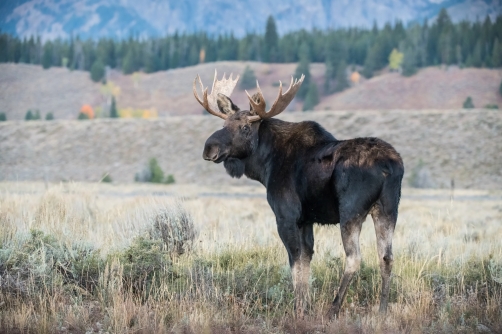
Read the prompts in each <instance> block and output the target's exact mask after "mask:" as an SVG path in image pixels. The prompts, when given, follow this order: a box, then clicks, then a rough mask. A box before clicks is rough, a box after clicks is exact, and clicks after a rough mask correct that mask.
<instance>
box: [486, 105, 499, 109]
mask: <svg viewBox="0 0 502 334" xmlns="http://www.w3.org/2000/svg"><path fill="white" fill-rule="evenodd" d="M485 108H486V109H498V108H499V106H498V105H496V104H487V105H486V106H485Z"/></svg>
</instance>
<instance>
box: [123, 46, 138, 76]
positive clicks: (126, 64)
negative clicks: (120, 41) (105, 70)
mask: <svg viewBox="0 0 502 334" xmlns="http://www.w3.org/2000/svg"><path fill="white" fill-rule="evenodd" d="M134 61H135V60H134V51H133V50H132V48H129V50H128V51H127V54H126V56H125V58H124V61H123V63H122V72H124V74H131V73H133V72H134V71H135V64H134Z"/></svg>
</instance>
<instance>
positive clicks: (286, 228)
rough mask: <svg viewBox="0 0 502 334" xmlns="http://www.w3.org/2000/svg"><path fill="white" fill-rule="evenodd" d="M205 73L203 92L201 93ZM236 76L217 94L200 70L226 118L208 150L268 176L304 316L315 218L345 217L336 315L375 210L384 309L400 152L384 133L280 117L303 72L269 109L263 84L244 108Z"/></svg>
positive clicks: (250, 173) (244, 170) (233, 172)
mask: <svg viewBox="0 0 502 334" xmlns="http://www.w3.org/2000/svg"><path fill="white" fill-rule="evenodd" d="M197 79H198V81H199V85H200V89H201V90H202V94H203V97H202V99H201V98H200V97H199V95H198V93H197V87H196V81H197ZM238 79H239V77H237V78H236V79H235V80H233V79H232V75H230V77H229V78H225V75H223V78H222V79H221V80H218V79H217V74H216V72H215V76H214V81H213V87H212V91H211V94H210V95H208V91H207V88H205V89H204V86H203V84H202V81H201V79H200V77H199V76H197V77H196V78H195V80H194V82H193V92H194V95H195V98H196V99H197V101H198V102H199V103H200V104H201V105H202V106H203V107H204V108H205V109H206V110H207V111H208V112H209V113H211V114H213V115H215V116H218V117H220V118H222V119H224V120H225V123H224V126H223V128H222V129H220V130H218V131H216V132H215V133H213V134H212V135H211V136H210V137H209V138H208V139H207V141H206V143H205V145H204V151H203V154H202V156H203V158H204V159H205V160H208V161H212V162H215V163H221V162H223V165H224V166H225V169H226V171H227V173H228V174H230V176H232V177H236V178H240V177H241V176H242V175H246V176H247V177H248V178H250V179H253V180H256V181H258V182H260V183H261V184H263V185H264V186H265V187H266V189H267V201H268V203H269V205H270V207H271V208H272V211H273V212H274V214H275V217H276V222H277V229H278V232H279V236H280V238H281V240H282V242H283V243H284V246H285V247H286V250H287V252H288V256H289V264H290V266H291V271H292V277H293V287H294V296H295V310H296V314H297V316H303V314H304V312H305V309H306V306H307V303H308V301H309V298H310V296H309V286H308V285H309V275H310V261H311V259H312V255H313V254H314V234H313V224H315V223H317V224H321V225H325V224H339V225H340V231H341V235H342V242H343V247H344V250H345V255H346V260H345V269H344V273H343V277H342V280H341V283H340V288H339V289H338V293H337V294H336V297H335V299H334V301H333V304H332V305H331V308H330V310H329V314H328V315H329V316H330V317H332V316H336V315H338V313H339V311H340V307H341V305H342V303H343V300H344V298H345V295H346V293H347V290H348V287H349V285H350V282H351V280H352V278H353V276H354V274H355V272H356V271H357V270H358V269H359V266H360V263H361V252H360V249H359V234H360V232H361V227H362V223H363V222H364V221H365V219H366V216H367V215H368V214H371V216H372V218H373V222H374V226H375V232H376V236H377V248H378V257H379V265H380V270H381V276H382V292H381V297H380V309H379V311H380V312H382V313H385V312H386V310H387V304H388V298H389V288H390V278H391V270H392V263H393V255H392V235H393V233H394V228H395V226H396V220H397V213H398V205H399V200H400V197H401V181H402V178H403V174H404V167H403V161H402V159H401V157H400V155H399V153H398V152H397V151H396V150H395V149H394V148H393V147H392V146H391V145H390V144H388V143H386V142H385V141H383V140H381V139H378V138H356V139H350V140H337V139H336V138H335V137H334V136H333V135H331V134H330V133H329V132H327V131H326V130H325V129H324V128H323V127H321V126H320V125H319V124H318V123H316V122H312V121H305V122H299V123H291V122H285V121H282V120H279V119H276V118H273V117H274V116H277V115H278V114H280V113H281V112H282V111H284V110H285V109H286V107H287V106H288V104H289V103H290V102H291V101H292V100H293V98H294V96H295V94H296V92H297V91H298V89H299V88H300V86H301V84H302V82H303V79H304V76H303V75H302V77H301V78H300V79H296V80H293V78H291V83H290V85H289V88H288V90H287V91H286V92H285V93H283V92H282V83H280V86H279V94H278V96H277V99H276V100H275V101H274V103H273V104H272V107H271V108H270V110H269V111H268V112H267V111H266V109H265V108H266V103H265V99H264V97H263V94H262V91H261V89H260V86H259V84H258V81H257V83H256V84H257V90H258V92H257V93H256V94H254V95H253V96H252V97H251V96H250V95H249V93H248V92H247V91H246V94H247V96H248V98H249V103H250V109H249V110H240V109H239V108H238V107H237V106H236V105H235V104H234V103H233V102H232V100H230V98H229V96H230V94H231V93H232V91H233V89H234V88H235V85H236V84H237V80H238Z"/></svg>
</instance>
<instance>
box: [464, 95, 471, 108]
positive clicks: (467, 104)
mask: <svg viewBox="0 0 502 334" xmlns="http://www.w3.org/2000/svg"><path fill="white" fill-rule="evenodd" d="M463 107H464V109H472V108H474V103H473V102H472V98H471V97H470V96H468V97H467V99H465V101H464V105H463Z"/></svg>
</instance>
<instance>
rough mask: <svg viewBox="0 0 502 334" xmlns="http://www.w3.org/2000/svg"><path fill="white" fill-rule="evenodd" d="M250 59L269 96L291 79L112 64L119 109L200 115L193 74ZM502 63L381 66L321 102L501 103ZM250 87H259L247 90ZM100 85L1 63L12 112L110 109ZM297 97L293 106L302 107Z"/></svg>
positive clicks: (71, 74) (208, 77)
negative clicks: (409, 69)
mask: <svg viewBox="0 0 502 334" xmlns="http://www.w3.org/2000/svg"><path fill="white" fill-rule="evenodd" d="M247 65H249V66H250V67H251V68H252V69H253V70H254V72H255V75H256V76H257V78H258V79H259V81H260V86H261V87H262V90H263V92H264V94H265V98H266V99H267V101H269V102H270V101H273V99H275V97H276V95H277V90H278V88H277V84H278V82H279V80H282V81H283V82H289V79H290V76H291V75H292V74H293V73H294V72H295V68H296V64H263V63H256V62H218V63H209V64H202V65H197V66H193V67H188V68H181V69H173V70H169V71H163V72H157V73H153V74H145V73H136V74H133V75H123V74H122V73H120V72H118V71H110V72H109V74H108V81H109V82H111V83H113V85H114V86H115V87H117V88H118V92H119V93H118V95H117V105H118V108H119V109H125V108H133V109H150V110H152V109H155V110H156V111H157V113H158V115H159V116H161V117H162V116H167V115H200V114H201V113H202V108H201V107H200V106H199V105H198V104H197V103H196V102H195V100H194V98H193V95H192V88H191V87H192V81H193V79H194V78H195V76H196V75H197V74H200V75H201V77H202V80H203V82H204V84H205V85H206V86H209V85H210V84H211V83H212V79H213V74H214V69H215V68H217V69H218V73H219V74H220V75H222V74H223V73H224V72H226V73H227V74H228V73H231V72H233V73H234V74H242V73H243V72H244V69H245V67H246V66H247ZM310 71H311V74H312V78H313V80H314V81H315V82H316V83H317V84H318V87H319V92H322V87H323V82H324V72H325V70H324V65H323V64H312V65H311V70H310ZM501 81H502V71H500V70H489V69H459V68H456V67H449V68H437V67H435V68H426V69H423V70H421V71H419V72H418V73H417V74H416V75H414V76H412V77H410V78H405V77H403V76H401V75H400V74H398V73H382V74H380V75H378V76H376V77H374V78H372V79H369V80H364V79H362V80H361V82H360V83H359V84H357V85H354V86H353V87H351V88H349V89H347V90H346V91H344V92H341V93H337V94H333V95H329V96H321V102H320V104H319V105H318V106H316V108H315V109H317V110H358V109H371V110H377V109H456V108H461V107H462V104H463V102H464V101H465V99H466V98H467V96H471V97H472V99H473V101H474V105H475V106H476V107H478V108H480V107H484V106H485V105H487V104H497V105H498V106H499V107H500V108H502V97H500V95H499V94H498V87H499V85H500V82H501ZM250 92H251V93H252V92H254V90H251V91H250ZM232 98H233V100H234V102H236V104H237V105H240V106H241V107H245V106H247V104H248V103H247V99H246V95H245V93H244V92H243V91H241V90H239V89H237V90H236V91H235V92H234V94H233V96H232ZM107 101H108V102H109V100H108V99H107V98H106V97H105V93H104V91H103V87H102V85H101V84H99V83H93V82H92V81H91V79H90V77H89V73H88V72H81V71H70V70H68V69H64V68H50V69H48V70H44V69H43V68H42V67H41V66H35V65H26V64H0V112H5V113H6V114H7V118H8V119H11V120H15V119H23V118H24V115H25V114H26V111H27V110H28V109H32V110H33V109H38V110H40V112H41V114H42V117H43V116H44V115H45V114H46V113H48V112H52V113H53V114H54V116H55V117H56V119H75V118H76V117H77V114H78V112H79V110H80V108H81V107H82V105H83V104H90V105H91V106H92V107H93V108H94V109H95V110H96V111H97V110H99V109H100V108H101V109H102V110H108V106H107ZM301 108H302V104H301V102H299V101H293V103H292V104H291V105H290V107H289V109H288V110H301Z"/></svg>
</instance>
